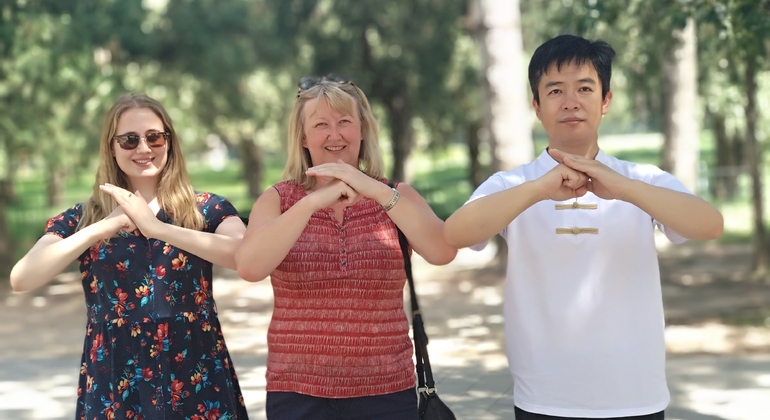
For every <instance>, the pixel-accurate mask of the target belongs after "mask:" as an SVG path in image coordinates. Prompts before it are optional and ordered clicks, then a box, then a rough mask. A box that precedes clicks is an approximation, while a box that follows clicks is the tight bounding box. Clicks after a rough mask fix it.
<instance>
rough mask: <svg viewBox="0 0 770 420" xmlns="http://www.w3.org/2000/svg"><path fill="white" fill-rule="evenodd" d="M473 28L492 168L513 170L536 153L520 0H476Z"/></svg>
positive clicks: (494, 169) (495, 169) (528, 160)
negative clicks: (478, 55) (480, 74)
mask: <svg viewBox="0 0 770 420" xmlns="http://www.w3.org/2000/svg"><path fill="white" fill-rule="evenodd" d="M474 6H475V7H477V12H476V13H471V18H473V17H474V16H475V17H476V19H477V22H478V25H477V27H478V29H477V30H475V31H473V32H474V33H475V34H476V38H477V41H478V44H479V47H480V48H479V49H480V51H481V58H482V69H483V73H484V76H483V80H482V91H483V92H484V97H485V101H484V102H485V114H486V115H485V117H484V123H485V124H486V125H487V128H488V129H489V132H490V133H491V136H490V141H491V144H490V151H491V152H492V171H493V172H494V171H497V170H510V169H513V168H515V167H517V166H520V165H522V164H524V163H527V162H530V161H531V160H532V158H533V155H534V144H533V141H532V123H533V117H532V115H533V114H532V109H531V105H530V103H529V102H530V101H529V95H528V94H527V75H526V73H525V70H524V69H525V63H524V51H523V49H524V48H523V42H522V37H521V20H520V12H519V2H518V0H476V2H474Z"/></svg>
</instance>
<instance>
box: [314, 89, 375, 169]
mask: <svg viewBox="0 0 770 420" xmlns="http://www.w3.org/2000/svg"><path fill="white" fill-rule="evenodd" d="M351 112H352V114H347V113H342V112H339V111H337V110H336V109H334V108H332V107H331V106H330V105H329V103H328V102H327V101H326V99H322V98H314V99H311V100H309V101H307V102H305V105H304V109H303V113H304V118H305V120H304V121H303V123H304V138H303V140H302V146H303V147H304V148H306V149H307V150H308V152H309V153H310V159H311V160H312V163H311V165H310V166H316V165H320V164H322V163H333V162H337V161H338V160H340V159H341V160H342V161H343V162H345V163H347V164H349V165H352V166H355V167H358V155H359V151H360V150H361V141H362V140H361V139H362V134H361V118H360V117H359V116H358V109H357V108H356V107H355V106H351Z"/></svg>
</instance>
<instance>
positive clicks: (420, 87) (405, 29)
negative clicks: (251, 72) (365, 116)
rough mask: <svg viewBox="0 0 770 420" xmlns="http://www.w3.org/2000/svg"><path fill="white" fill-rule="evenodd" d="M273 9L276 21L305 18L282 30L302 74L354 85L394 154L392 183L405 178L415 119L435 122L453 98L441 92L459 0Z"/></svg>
mask: <svg viewBox="0 0 770 420" xmlns="http://www.w3.org/2000/svg"><path fill="white" fill-rule="evenodd" d="M275 1H278V0H275ZM280 4H281V8H280V10H279V16H280V15H281V14H283V13H292V11H295V10H300V11H301V12H305V13H306V14H305V15H304V16H303V19H302V20H295V21H291V25H293V26H289V27H287V30H288V31H290V32H293V33H294V34H295V37H294V40H295V50H297V51H306V57H307V65H308V67H307V71H308V72H309V73H314V74H318V75H325V74H327V73H337V74H340V75H343V76H346V77H348V78H350V79H352V80H354V81H355V83H356V85H358V86H359V87H361V88H362V89H363V91H364V92H365V93H366V94H367V96H368V97H369V99H370V101H371V102H373V103H374V105H375V106H379V107H381V109H382V110H384V113H385V115H386V122H387V131H385V132H386V133H387V134H390V140H391V148H392V152H393V168H392V172H391V178H393V179H398V180H404V179H406V178H407V174H406V171H405V168H406V166H407V159H408V156H409V153H410V151H411V148H412V146H413V136H414V129H413V121H414V119H415V118H416V117H422V118H425V119H427V120H436V118H434V116H435V114H434V113H435V112H436V110H438V109H442V105H441V104H442V103H446V102H448V101H450V100H451V99H452V96H451V93H449V91H448V90H447V89H445V86H446V83H447V78H448V69H449V66H447V63H450V62H451V61H452V54H453V52H454V51H455V40H456V39H457V37H458V36H459V34H460V33H461V31H462V26H461V23H462V22H461V17H462V15H463V9H462V1H460V0H449V1H440V0H411V1H407V2H381V1H376V0H355V1H354V0H337V1H304V0H283V1H280ZM279 21H282V22H287V21H289V19H288V18H286V17H283V18H281V17H279ZM299 77H300V75H297V78H299Z"/></svg>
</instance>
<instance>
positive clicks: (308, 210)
mask: <svg viewBox="0 0 770 420" xmlns="http://www.w3.org/2000/svg"><path fill="white" fill-rule="evenodd" d="M314 212H315V208H313V207H312V206H311V205H310V204H309V201H308V199H307V197H306V198H303V199H302V200H300V201H299V202H297V203H296V204H295V205H293V206H292V207H291V208H290V209H289V210H287V211H286V212H285V213H283V214H281V215H280V216H278V217H276V218H274V219H272V220H270V221H269V222H266V223H264V224H262V225H259V226H257V227H254V226H252V225H250V226H249V229H247V231H246V235H245V236H244V238H243V242H242V243H241V246H240V247H239V248H238V250H237V251H236V253H235V262H236V266H237V268H238V275H240V276H241V278H243V279H244V280H247V281H252V282H256V281H261V280H264V279H265V278H266V277H267V276H268V275H270V273H271V272H273V270H275V268H276V267H278V265H279V264H280V263H281V262H282V261H283V260H284V258H286V255H287V254H288V253H289V251H290V250H291V248H292V246H294V244H295V243H296V242H297V239H299V237H300V235H301V234H302V232H303V231H304V230H305V226H307V223H308V221H309V220H310V217H311V216H312V215H313V213H314ZM251 220H252V223H254V222H256V220H255V219H254V218H253V217H252V218H251Z"/></svg>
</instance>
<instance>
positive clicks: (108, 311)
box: [11, 94, 248, 420]
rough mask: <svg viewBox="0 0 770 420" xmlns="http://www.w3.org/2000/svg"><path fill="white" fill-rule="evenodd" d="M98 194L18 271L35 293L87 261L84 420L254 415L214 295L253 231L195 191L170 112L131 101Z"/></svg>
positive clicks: (104, 142)
mask: <svg viewBox="0 0 770 420" xmlns="http://www.w3.org/2000/svg"><path fill="white" fill-rule="evenodd" d="M100 158H101V161H100V165H99V169H98V171H97V174H96V182H95V183H94V190H93V195H92V196H91V198H90V199H89V200H88V201H87V202H86V203H83V204H77V205H75V206H74V207H72V208H70V209H68V210H66V211H64V212H63V213H61V214H60V215H58V216H56V217H53V218H51V219H50V220H49V221H48V224H47V226H46V234H45V235H43V237H41V238H40V239H39V240H38V241H37V243H36V244H35V245H34V246H33V247H32V249H31V250H30V251H29V252H28V253H27V255H25V256H24V258H22V259H21V260H20V261H19V262H18V263H17V264H16V266H15V267H14V268H13V270H12V272H11V285H12V287H13V289H14V290H17V291H20V290H31V289H34V288H37V287H40V286H42V285H44V284H46V283H48V282H49V281H51V279H53V278H54V276H56V275H57V274H59V273H60V272H61V271H62V270H64V268H65V267H66V266H67V265H68V264H69V263H70V262H72V261H73V260H75V259H77V260H78V261H79V262H80V271H81V275H82V279H83V289H84V291H85V296H86V307H87V311H88V325H87V329H86V338H85V343H84V350H83V357H82V363H81V368H80V383H79V387H78V402H77V404H78V407H77V416H78V418H79V419H94V418H108V419H112V418H115V419H161V418H174V419H193V420H195V419H209V418H221V419H225V418H227V419H239V420H240V419H246V418H247V417H248V416H247V414H246V409H245V405H244V403H243V398H242V396H241V392H240V387H239V385H238V380H237V378H236V375H235V370H234V368H233V364H232V361H231V360H230V356H229V354H228V352H227V347H226V346H225V342H224V338H223V336H222V329H221V327H220V324H219V320H218V318H217V313H216V306H215V303H214V299H213V297H212V291H211V282H212V263H213V264H219V265H222V266H225V267H231V268H234V267H235V261H234V258H233V257H234V254H235V250H236V248H237V247H238V245H239V243H240V241H241V238H242V236H243V233H244V231H245V226H244V225H243V223H242V222H241V220H240V218H239V217H238V214H237V212H236V210H235V209H234V208H233V206H232V205H231V204H230V203H229V202H228V201H227V200H225V199H224V198H222V197H220V196H217V195H214V194H210V193H195V192H194V191H193V188H192V186H191V185H190V180H189V178H188V176H187V171H186V169H185V165H184V160H183V158H182V152H181V150H180V144H179V141H178V139H177V136H176V132H175V131H174V127H173V125H172V123H171V119H170V118H169V116H168V113H167V112H166V111H165V109H164V108H163V106H162V105H161V104H160V103H158V102H157V101H156V100H154V99H152V98H149V97H147V96H145V95H139V94H127V95H124V96H122V97H121V98H120V99H118V101H117V102H116V103H115V104H114V105H113V106H112V108H111V109H110V111H109V113H108V114H107V118H106V120H105V123H104V127H103V130H102V135H101V145H100Z"/></svg>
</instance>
